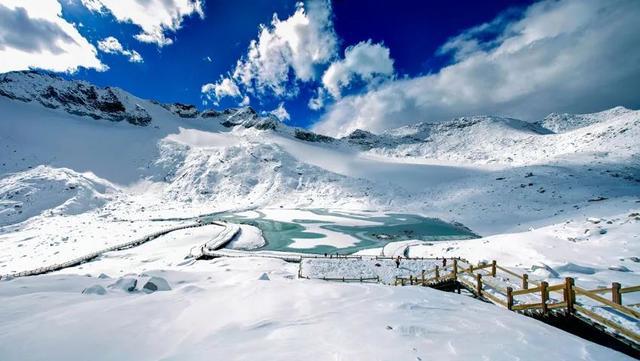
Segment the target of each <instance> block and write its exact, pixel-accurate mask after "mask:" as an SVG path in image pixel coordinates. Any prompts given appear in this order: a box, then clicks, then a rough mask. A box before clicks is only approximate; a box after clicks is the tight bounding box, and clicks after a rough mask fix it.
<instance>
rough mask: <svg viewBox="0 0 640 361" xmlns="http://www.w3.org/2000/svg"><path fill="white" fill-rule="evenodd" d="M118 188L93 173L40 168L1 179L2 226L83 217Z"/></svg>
mask: <svg viewBox="0 0 640 361" xmlns="http://www.w3.org/2000/svg"><path fill="white" fill-rule="evenodd" d="M113 192H115V188H114V187H113V186H112V185H111V184H110V183H108V182H106V181H104V180H102V179H100V178H98V177H96V176H95V175H93V174H91V173H84V174H80V173H77V172H75V171H73V170H71V169H66V168H51V167H49V166H44V165H41V166H37V167H35V168H33V169H30V170H27V171H24V172H18V173H12V174H9V175H7V176H5V177H3V178H0V225H7V224H13V223H18V222H22V221H24V220H26V219H29V218H31V217H34V216H37V215H40V214H42V213H43V212H48V214H51V215H54V214H55V215H70V214H80V213H83V212H86V211H88V210H91V209H94V208H97V207H100V206H102V205H103V204H104V203H105V202H107V201H108V200H110V199H111V197H110V194H111V193H113Z"/></svg>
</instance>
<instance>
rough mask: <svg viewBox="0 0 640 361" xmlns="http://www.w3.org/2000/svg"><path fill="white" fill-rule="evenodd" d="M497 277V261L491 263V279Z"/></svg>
mask: <svg viewBox="0 0 640 361" xmlns="http://www.w3.org/2000/svg"><path fill="white" fill-rule="evenodd" d="M495 276H496V261H495V260H494V261H491V277H495Z"/></svg>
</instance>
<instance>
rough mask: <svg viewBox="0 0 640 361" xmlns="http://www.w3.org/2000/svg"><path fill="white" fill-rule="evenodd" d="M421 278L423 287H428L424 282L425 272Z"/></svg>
mask: <svg viewBox="0 0 640 361" xmlns="http://www.w3.org/2000/svg"><path fill="white" fill-rule="evenodd" d="M421 277H422V285H423V286H426V284H425V281H424V270H422V276H421Z"/></svg>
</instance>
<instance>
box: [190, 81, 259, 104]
mask: <svg viewBox="0 0 640 361" xmlns="http://www.w3.org/2000/svg"><path fill="white" fill-rule="evenodd" d="M200 90H201V92H202V93H203V94H204V95H205V96H206V97H207V99H209V100H211V101H212V102H213V104H215V105H218V104H219V102H220V99H222V98H224V97H232V98H236V97H241V96H242V94H241V93H240V89H239V88H238V85H237V84H236V82H235V81H234V80H233V79H230V78H221V79H220V80H219V81H218V82H217V83H208V84H205V85H203V86H202V88H201V89H200ZM244 101H245V99H243V102H244ZM247 103H248V102H247Z"/></svg>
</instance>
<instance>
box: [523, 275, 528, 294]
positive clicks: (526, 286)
mask: <svg viewBox="0 0 640 361" xmlns="http://www.w3.org/2000/svg"><path fill="white" fill-rule="evenodd" d="M522 289H525V290H526V289H529V275H528V274H526V273H525V274H523V275H522Z"/></svg>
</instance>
